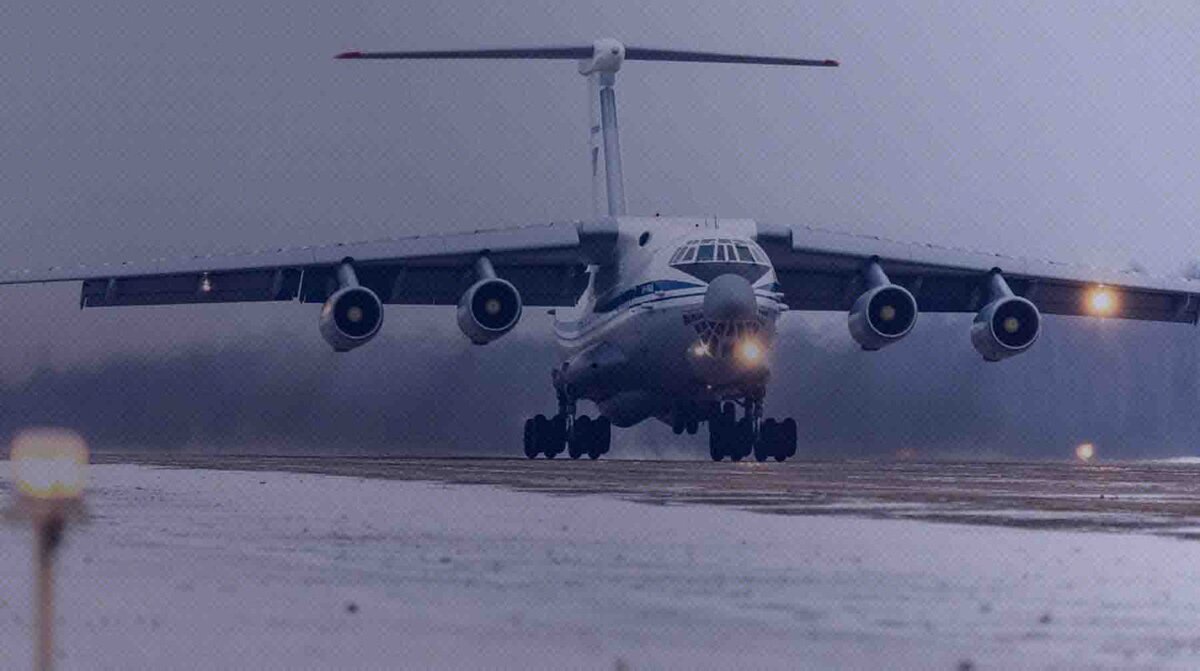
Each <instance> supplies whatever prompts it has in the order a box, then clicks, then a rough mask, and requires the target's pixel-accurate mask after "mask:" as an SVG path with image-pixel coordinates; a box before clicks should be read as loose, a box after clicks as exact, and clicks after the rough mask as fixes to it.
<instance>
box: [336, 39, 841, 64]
mask: <svg viewBox="0 0 1200 671" xmlns="http://www.w3.org/2000/svg"><path fill="white" fill-rule="evenodd" d="M601 44H603V45H605V46H607V45H610V44H611V45H617V46H620V47H622V48H623V49H624V54H623V57H624V60H628V61H660V62H674V63H741V64H748V65H799V66H809V67H837V65H838V62H837V61H835V60H829V59H824V60H821V59H810V58H791V57H787V56H755V55H752V54H732V53H721V52H714V51H687V50H678V49H654V48H647V47H624V46H623V45H620V43H617V42H615V41H609V40H602V41H601V42H598V43H597V44H594V45H587V46H578V47H527V48H513V49H453V50H438V51H347V52H344V53H341V54H338V55H337V56H336V58H339V59H353V60H491V59H504V60H507V59H537V60H586V59H589V58H594V57H599V56H600V54H599V53H598V51H599V49H600V46H601Z"/></svg>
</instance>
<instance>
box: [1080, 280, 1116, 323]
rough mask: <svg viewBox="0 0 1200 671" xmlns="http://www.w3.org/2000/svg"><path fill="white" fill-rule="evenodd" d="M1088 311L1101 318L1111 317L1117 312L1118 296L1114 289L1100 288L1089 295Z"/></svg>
mask: <svg viewBox="0 0 1200 671" xmlns="http://www.w3.org/2000/svg"><path fill="white" fill-rule="evenodd" d="M1087 301H1088V309H1089V310H1090V311H1091V313H1092V314H1094V315H1099V316H1101V317H1104V316H1108V315H1111V314H1112V313H1114V312H1116V310H1117V295H1116V294H1115V293H1114V292H1113V290H1112V289H1109V288H1108V287H1105V286H1099V287H1096V288H1095V289H1092V291H1091V293H1090V294H1088V299H1087Z"/></svg>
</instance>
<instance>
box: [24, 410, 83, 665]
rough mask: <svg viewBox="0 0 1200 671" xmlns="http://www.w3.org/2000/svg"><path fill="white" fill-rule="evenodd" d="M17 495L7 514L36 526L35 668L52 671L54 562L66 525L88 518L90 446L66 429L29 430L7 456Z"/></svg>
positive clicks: (34, 528) (34, 527)
mask: <svg viewBox="0 0 1200 671" xmlns="http://www.w3.org/2000/svg"><path fill="white" fill-rule="evenodd" d="M9 464H10V466H11V467H12V477H13V483H14V484H15V486H16V490H17V497H16V501H15V502H14V505H13V507H12V508H11V509H10V510H9V511H8V516H9V517H10V518H11V519H14V520H25V521H27V522H32V523H33V530H34V537H35V539H36V542H35V544H34V554H33V556H34V566H35V567H36V574H37V577H36V580H35V586H34V626H33V645H34V668H35V669H39V670H41V671H50V670H51V669H53V668H54V559H55V556H56V555H57V554H58V548H59V546H60V545H61V544H62V539H63V534H64V533H65V531H66V526H67V523H68V521H74V520H78V519H80V518H82V517H84V510H83V488H84V486H85V485H86V484H87V469H88V449H87V443H86V442H84V440H83V438H82V437H81V436H80V435H79V434H77V433H75V432H74V431H68V430H67V429H51V428H42V429H26V430H25V431H22V432H21V433H19V434H17V437H16V438H15V439H13V444H12V449H11V451H10V452H9Z"/></svg>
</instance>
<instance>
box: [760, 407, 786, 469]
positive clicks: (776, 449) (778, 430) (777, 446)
mask: <svg viewBox="0 0 1200 671" xmlns="http://www.w3.org/2000/svg"><path fill="white" fill-rule="evenodd" d="M794 456H796V420H794V419H792V418H791V417H788V418H787V419H785V420H783V421H782V422H779V421H776V420H774V419H768V420H767V421H765V422H763V424H762V428H761V430H760V431H759V435H758V441H756V442H755V443H754V458H755V459H757V460H759V461H760V462H761V461H766V460H767V459H771V458H774V459H775V461H784V460H785V459H787V458H788V457H794Z"/></svg>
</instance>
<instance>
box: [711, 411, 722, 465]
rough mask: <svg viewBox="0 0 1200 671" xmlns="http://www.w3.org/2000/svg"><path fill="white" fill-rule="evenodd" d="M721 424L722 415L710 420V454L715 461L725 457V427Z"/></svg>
mask: <svg viewBox="0 0 1200 671" xmlns="http://www.w3.org/2000/svg"><path fill="white" fill-rule="evenodd" d="M721 424H722V422H721V418H720V415H718V416H716V417H713V418H712V419H710V420H709V421H708V456H710V457H712V460H713V461H720V460H722V459H724V458H725V436H724V434H725V428H724V427H723V426H721Z"/></svg>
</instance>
